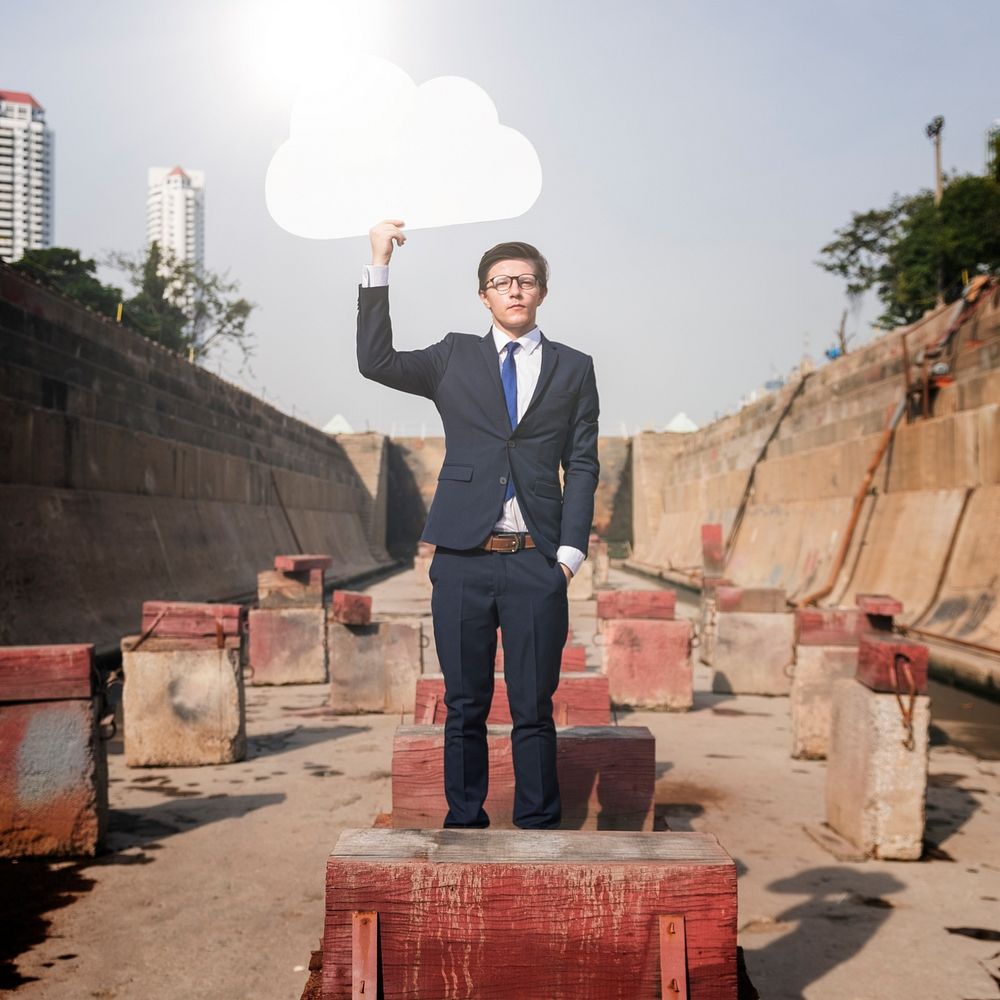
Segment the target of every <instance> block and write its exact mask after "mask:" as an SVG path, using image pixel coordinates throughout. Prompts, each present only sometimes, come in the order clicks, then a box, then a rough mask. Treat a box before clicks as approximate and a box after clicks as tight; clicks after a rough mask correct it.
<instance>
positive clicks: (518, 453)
mask: <svg viewBox="0 0 1000 1000" xmlns="http://www.w3.org/2000/svg"><path fill="white" fill-rule="evenodd" d="M358 368H359V370H360V371H361V374H362V375H364V377H365V378H369V379H373V380H374V381H376V382H381V383H382V385H387V386H390V387H391V388H393V389H401V390H402V391H403V392H412V393H415V394H416V395H418V396H426V397H427V398H428V399H430V400H433V402H434V405H435V406H436V407H437V410H438V412H439V413H440V414H441V420H442V422H443V423H444V434H445V458H444V464H443V465H442V467H441V472H440V474H439V475H438V485H437V491H436V492H435V494H434V501H433V503H432V504H431V509H430V512H429V513H428V515H427V523H426V525H425V527H424V533H423V535H422V538H423V540H424V541H425V542H431V543H432V544H434V545H441V546H444V547H446V548H452V549H472V548H476V547H477V546H479V545H481V544H482V543H483V542H484V541H485V540H486V538H487V536H488V535H489V534H490V533H491V531H492V530H493V526H494V525H495V524H496V522H497V519H498V518H499V517H500V513H501V511H502V509H503V501H504V493H505V491H506V483H507V479H508V477H510V476H513V477H514V487H515V490H516V495H517V500H518V504H519V506H520V508H521V513H522V514H523V515H524V520H525V522H526V524H527V525H528V530H529V531H530V533H531V537H532V538H533V539H534V541H535V544H536V545H537V546H538V548H539V549H541V551H542V552H543V553H544V554H545V555H547V556H548V557H549V558H552V559H554V558H555V556H556V549H557V548H558V547H559V546H560V545H572V546H573V547H574V548H577V549H579V550H580V551H581V552H583V553H584V554H586V552H587V543H588V541H589V539H590V528H591V523H592V521H593V518H594V492H595V491H596V489H597V477H598V473H599V471H600V466H599V465H598V461H597V418H598V410H599V404H598V398H597V382H596V380H595V378H594V363H593V360H592V359H591V358H590V357H589V356H588V355H586V354H583V353H582V352H581V351H577V350H574V349H573V348H572V347H567V346H566V345H565V344H557V343H555V342H554V341H551V340H549V339H548V338H547V337H544V336H543V337H542V367H541V372H540V374H539V376H538V384H537V386H536V387H535V392H534V395H533V396H532V397H531V402H530V403H529V405H528V408H527V410H526V411H525V413H524V416H523V417H522V418H521V419H520V421H519V422H518V425H517V427H516V428H515V429H514V430H513V431H512V430H511V426H510V418H509V416H508V415H507V405H506V402H505V399H504V394H503V384H502V383H501V381H500V362H499V359H498V357H497V351H496V346H495V344H494V342H493V335H492V333H491V332H487V334H486V336H485V337H475V336H472V335H471V334H467V333H449V334H448V335H447V336H446V337H445V338H444V340H442V341H440V342H439V343H437V344H432V345H431V346H430V347H426V348H424V349H423V350H419V351H397V350H395V349H394V348H393V346H392V323H391V320H390V319H389V289H388V287H387V286H383V287H380V288H362V289H361V290H360V293H359V297H358ZM560 464H561V465H562V468H563V479H564V488H560V485H559V466H560Z"/></svg>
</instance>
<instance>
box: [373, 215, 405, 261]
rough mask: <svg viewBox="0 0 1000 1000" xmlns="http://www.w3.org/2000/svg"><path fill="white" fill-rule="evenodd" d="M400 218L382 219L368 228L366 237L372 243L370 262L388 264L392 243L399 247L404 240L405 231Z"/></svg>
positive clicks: (403, 223)
mask: <svg viewBox="0 0 1000 1000" xmlns="http://www.w3.org/2000/svg"><path fill="white" fill-rule="evenodd" d="M405 225H406V223H405V222H403V220H402V219H384V220H383V221H382V222H380V223H378V224H377V225H374V226H372V228H371V229H370V230H368V238H369V239H370V240H371V243H372V263H373V264H388V263H389V259H390V258H391V257H392V249H393V244H395V245H396V246H398V247H401V246H402V245H403V244H404V243H405V242H406V233H404V232H403V226H405Z"/></svg>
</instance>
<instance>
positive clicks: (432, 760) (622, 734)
mask: <svg viewBox="0 0 1000 1000" xmlns="http://www.w3.org/2000/svg"><path fill="white" fill-rule="evenodd" d="M487 740H488V746H489V768H490V791H489V796H488V797H487V799H486V811H487V813H488V814H489V816H490V824H491V828H493V829H501V828H509V827H510V826H511V825H512V814H513V808H514V765H513V759H512V756H511V730H510V729H509V728H508V727H501V726H491V727H490V728H489V730H488V733H487ZM556 746H557V751H556V752H557V757H556V761H557V768H558V774H559V788H560V794H561V797H562V828H563V829H564V830H580V829H587V830H652V828H653V789H654V785H655V782H656V741H655V740H654V738H653V734H652V733H651V732H650V731H649V730H648V729H647V728H646V727H645V726H574V727H571V728H568V729H560V730H558V733H557V744H556ZM443 764H444V727H443V726H400V727H399V728H398V729H397V730H396V735H395V739H394V741H393V752H392V825H393V826H394V827H397V828H422V827H437V826H440V825H441V823H442V821H443V820H444V817H445V814H446V813H447V811H448V805H447V802H446V801H445V797H444V773H443Z"/></svg>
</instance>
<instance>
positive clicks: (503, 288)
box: [486, 274, 538, 295]
mask: <svg viewBox="0 0 1000 1000" xmlns="http://www.w3.org/2000/svg"><path fill="white" fill-rule="evenodd" d="M515 281H516V282H517V287H518V288H520V289H522V290H523V291H526V292H533V291H534V290H535V289H536V288H537V287H538V278H537V277H536V276H535V275H533V274H519V275H517V277H515V278H511V277H510V276H508V275H506V274H500V275H497V277H495V278H490V280H489V281H487V282H486V287H487V288H489V287H490V286H492V287H493V288H495V289H496V290H497V291H498V292H499V293H500V294H501V295H506V294H507V292H509V291H510V286H511V285H512V284H514V282H515Z"/></svg>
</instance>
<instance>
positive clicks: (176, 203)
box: [146, 167, 205, 267]
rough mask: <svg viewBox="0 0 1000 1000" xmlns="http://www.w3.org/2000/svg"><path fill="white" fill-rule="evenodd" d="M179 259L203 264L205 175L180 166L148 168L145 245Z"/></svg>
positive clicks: (202, 265)
mask: <svg viewBox="0 0 1000 1000" xmlns="http://www.w3.org/2000/svg"><path fill="white" fill-rule="evenodd" d="M154 241H156V242H158V243H159V244H160V248H161V249H162V250H166V251H169V252H171V253H173V255H174V256H175V257H177V258H178V259H179V260H189V261H193V262H194V263H196V264H197V265H198V266H199V267H204V265H205V173H204V171H202V170H184V169H182V168H181V167H150V168H149V195H148V197H147V199H146V242H147V243H153V242H154Z"/></svg>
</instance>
